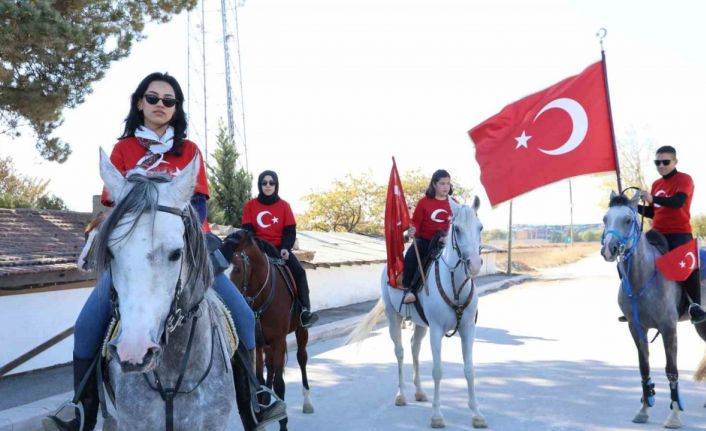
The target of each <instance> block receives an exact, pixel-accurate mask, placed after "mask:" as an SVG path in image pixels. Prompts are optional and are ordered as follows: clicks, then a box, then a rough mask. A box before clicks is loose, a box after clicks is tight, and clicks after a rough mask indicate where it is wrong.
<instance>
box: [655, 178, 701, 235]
mask: <svg viewBox="0 0 706 431" xmlns="http://www.w3.org/2000/svg"><path fill="white" fill-rule="evenodd" d="M679 192H681V193H684V194H685V195H686V201H685V202H684V205H682V206H681V207H680V208H668V207H664V206H661V205H658V204H654V218H653V223H652V227H653V228H654V229H655V230H656V231H657V232H659V233H662V234H670V233H691V222H690V219H691V213H690V209H691V198H692V197H693V196H694V181H693V180H692V179H691V177H690V176H689V175H687V174H685V173H682V172H677V173H675V174H674V175H672V176H671V177H669V178H666V179H665V178H660V179H658V180H657V181H655V182H654V183H652V196H664V197H667V198H668V197H671V196H674V195H675V194H677V193H679Z"/></svg>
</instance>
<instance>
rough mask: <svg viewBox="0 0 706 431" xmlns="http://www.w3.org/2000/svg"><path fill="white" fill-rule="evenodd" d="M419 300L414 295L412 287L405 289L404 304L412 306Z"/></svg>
mask: <svg viewBox="0 0 706 431" xmlns="http://www.w3.org/2000/svg"><path fill="white" fill-rule="evenodd" d="M416 300H417V296H416V295H415V294H414V290H413V289H412V288H411V287H405V288H404V297H403V298H402V303H403V304H411V303H413V302H414V301H416Z"/></svg>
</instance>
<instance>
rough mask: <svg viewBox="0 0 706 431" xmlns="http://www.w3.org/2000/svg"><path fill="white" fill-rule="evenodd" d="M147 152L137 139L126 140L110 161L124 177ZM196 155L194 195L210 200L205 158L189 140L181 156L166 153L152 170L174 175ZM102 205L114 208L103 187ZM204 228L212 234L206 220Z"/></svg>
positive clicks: (111, 156) (119, 145)
mask: <svg viewBox="0 0 706 431" xmlns="http://www.w3.org/2000/svg"><path fill="white" fill-rule="evenodd" d="M146 152H147V150H146V149H145V147H143V146H142V145H140V144H139V143H138V141H137V138H134V137H133V138H125V139H121V140H120V141H118V143H117V144H115V147H113V152H112V153H110V161H111V162H112V163H113V166H115V167H116V168H117V169H118V170H119V171H120V173H121V174H123V176H124V175H125V174H126V173H127V172H128V171H129V170H130V169H132V168H134V167H135V165H137V162H138V161H139V160H140V159H141V158H142V157H143V156H144V155H145V153H146ZM196 154H198V155H199V157H201V160H200V165H201V167H200V169H199V173H198V175H197V176H196V188H195V189H194V193H201V194H203V195H206V197H207V198H208V197H209V194H208V180H207V178H206V169H205V167H204V164H203V156H202V155H201V151H200V150H199V147H198V146H196V144H194V143H193V142H191V141H189V140H188V139H184V142H183V144H182V146H181V155H179V156H177V155H176V154H174V153H171V152H168V153H165V154H164V159H163V162H162V163H160V164H159V165H158V166H157V167H156V168H154V169H152V170H153V171H155V172H169V173H171V174H174V173H176V172H178V171H180V170H182V169H184V168H186V167H187V166H188V165H189V163H190V162H191V161H192V160H193V159H194V157H195V156H196ZM101 203H102V204H103V205H105V206H107V207H111V206H113V201H112V200H111V199H110V196H108V190H106V188H105V187H103V192H102V193H101ZM202 228H203V229H204V231H205V232H210V229H209V226H208V221H207V220H204V223H203V225H202Z"/></svg>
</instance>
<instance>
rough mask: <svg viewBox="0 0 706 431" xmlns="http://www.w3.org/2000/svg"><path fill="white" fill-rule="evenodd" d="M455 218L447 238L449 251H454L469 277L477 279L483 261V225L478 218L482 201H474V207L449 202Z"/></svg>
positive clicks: (475, 199) (452, 220) (452, 219)
mask: <svg viewBox="0 0 706 431" xmlns="http://www.w3.org/2000/svg"><path fill="white" fill-rule="evenodd" d="M449 202H450V204H451V211H452V212H453V217H452V218H451V228H450V229H449V233H448V234H447V238H446V249H447V251H454V252H455V253H456V254H457V255H458V257H459V259H460V260H461V262H463V266H464V268H465V271H466V275H467V276H469V277H475V276H476V275H478V273H479V272H480V268H481V265H482V264H483V259H481V257H480V247H481V235H480V233H481V231H482V230H483V224H482V223H481V221H480V219H479V218H478V208H479V207H480V199H478V196H476V197H475V198H474V199H473V206H472V207H471V206H468V205H462V204H459V203H457V202H456V201H454V200H453V199H450V200H449Z"/></svg>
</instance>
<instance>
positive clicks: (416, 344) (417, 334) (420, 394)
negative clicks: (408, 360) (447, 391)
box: [412, 324, 429, 401]
mask: <svg viewBox="0 0 706 431" xmlns="http://www.w3.org/2000/svg"><path fill="white" fill-rule="evenodd" d="M425 335H427V327H426V326H423V325H417V324H415V325H414V334H412V370H413V373H414V376H413V377H414V387H415V388H416V391H415V393H414V399H415V400H416V401H428V400H429V399H428V398H427V394H425V393H424V390H423V389H422V382H421V378H420V376H419V350H420V348H421V346H422V340H423V339H424V336H425Z"/></svg>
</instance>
